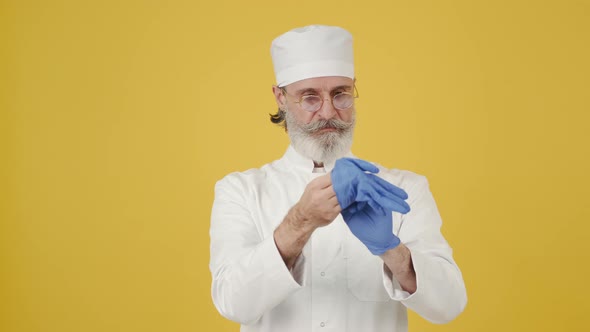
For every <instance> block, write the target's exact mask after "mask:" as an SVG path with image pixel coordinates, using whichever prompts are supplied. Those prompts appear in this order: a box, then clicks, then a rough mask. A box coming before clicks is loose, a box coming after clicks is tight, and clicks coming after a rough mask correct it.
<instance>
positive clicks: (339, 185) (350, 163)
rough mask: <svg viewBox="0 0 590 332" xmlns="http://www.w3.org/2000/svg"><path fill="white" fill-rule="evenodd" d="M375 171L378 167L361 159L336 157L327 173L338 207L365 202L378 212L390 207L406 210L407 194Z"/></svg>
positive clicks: (360, 205) (357, 207) (359, 205)
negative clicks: (334, 162) (329, 175)
mask: <svg viewBox="0 0 590 332" xmlns="http://www.w3.org/2000/svg"><path fill="white" fill-rule="evenodd" d="M378 172H379V169H378V168H377V167H375V166H374V165H373V164H371V163H368V162H366V161H364V160H361V159H352V158H341V159H338V160H337V161H336V164H335V166H334V169H333V170H332V172H331V173H330V174H331V177H332V183H333V186H334V191H335V192H336V197H337V198H338V202H339V203H340V206H341V208H342V209H351V210H352V211H351V212H354V211H358V210H362V209H363V208H364V207H365V206H366V205H367V204H368V205H370V206H371V207H372V208H373V210H374V211H375V212H378V213H380V214H381V215H387V214H388V212H389V211H398V212H401V213H407V212H409V211H410V206H409V205H408V203H406V201H405V200H406V199H407V198H408V194H407V193H406V192H405V191H404V190H403V189H401V188H399V187H397V186H395V185H393V184H391V183H389V182H387V181H385V180H383V179H381V178H380V177H378V176H376V175H375V174H374V173H378ZM355 203H356V204H355Z"/></svg>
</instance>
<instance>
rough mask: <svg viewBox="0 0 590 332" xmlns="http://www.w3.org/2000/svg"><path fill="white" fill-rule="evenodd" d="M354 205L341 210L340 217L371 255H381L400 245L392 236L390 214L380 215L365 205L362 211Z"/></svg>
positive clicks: (396, 238)
mask: <svg viewBox="0 0 590 332" xmlns="http://www.w3.org/2000/svg"><path fill="white" fill-rule="evenodd" d="M355 204H358V203H353V205H351V206H350V207H349V208H347V209H345V210H343V211H342V217H343V218H344V221H345V222H346V224H347V225H348V228H350V231H351V232H352V234H354V236H356V237H357V238H358V239H359V240H361V242H362V243H363V244H364V245H365V246H367V248H368V249H369V251H370V252H371V253H372V254H373V255H382V254H383V253H385V252H386V251H387V250H389V249H393V248H395V247H397V246H398V245H399V244H400V240H399V238H398V237H397V236H395V235H394V234H393V220H392V215H391V213H388V214H387V215H382V214H381V213H379V212H377V211H375V210H373V208H371V207H370V206H368V205H366V204H365V206H364V208H362V209H359V208H358V207H356V206H355ZM351 208H354V209H351ZM351 210H356V212H351Z"/></svg>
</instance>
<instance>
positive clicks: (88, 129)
mask: <svg viewBox="0 0 590 332" xmlns="http://www.w3.org/2000/svg"><path fill="white" fill-rule="evenodd" d="M589 18H590V2H588V1H557V0H556V1H381V2H372V1H304V0H298V1H227V0H216V1H200V0H197V1H57V0H56V1H26V0H24V1H7V0H4V1H1V2H0V27H1V30H0V45H1V48H0V57H1V67H0V84H1V85H0V107H1V113H0V147H1V148H2V150H1V157H0V158H1V160H0V162H1V163H0V164H1V166H0V167H1V168H0V169H1V172H0V208H1V210H0V211H1V212H0V213H1V214H0V217H1V223H0V250H1V251H0V254H1V255H0V273H1V274H0V278H1V279H0V292H1V293H0V299H1V300H0V310H1V311H0V312H1V316H0V324H1V325H0V330H1V331H2V332H4V331H6V332H25V331H26V332H32V331H35V332H36V331H39V332H40V331H51V332H53V331H55V332H66V331H72V332H73V331H76V332H79V331H142V332H147V331H159V332H161V331H238V329H239V327H238V325H237V324H235V323H232V322H229V321H227V320H225V319H224V318H222V317H221V316H220V315H219V314H218V313H217V312H216V310H215V308H214V307H213V305H212V302H211V299H210V292H209V288H210V280H211V279H210V274H209V271H208V255H209V252H208V246H209V237H208V228H209V217H210V209H211V203H212V200H213V186H214V183H215V181H216V180H218V179H220V178H221V177H223V176H224V175H225V174H227V173H229V172H231V171H236V170H245V169H248V168H252V167H259V166H261V165H262V164H264V163H266V162H269V161H272V160H274V159H276V158H279V157H280V156H281V155H282V154H283V152H284V151H285V149H286V147H287V144H288V138H287V136H286V134H284V132H282V131H281V129H279V128H278V127H275V126H272V125H271V124H270V122H269V121H268V113H271V112H274V111H275V104H274V101H273V98H272V95H271V85H272V84H273V82H274V75H273V72H272V65H271V59H270V54H269V46H270V42H271V40H272V39H273V38H274V37H276V36H277V35H278V34H280V33H282V32H284V31H287V30H289V29H291V28H294V27H298V26H303V25H307V24H313V23H322V24H330V25H340V26H343V27H345V28H347V29H349V30H350V31H351V32H352V33H353V35H354V38H355V57H356V72H357V79H358V89H359V92H360V99H359V100H358V104H357V111H358V126H357V131H356V134H355V143H354V147H353V150H354V152H355V154H357V155H358V156H360V157H362V158H365V159H369V160H373V161H377V162H379V163H381V164H383V165H386V166H388V167H392V168H394V167H395V168H402V169H409V170H413V171H414V172H417V173H421V174H424V175H426V176H427V177H428V179H429V180H430V183H431V189H432V191H433V193H434V195H435V198H436V199H437V202H438V205H439V208H440V212H441V214H442V216H443V220H444V227H443V233H444V235H445V236H446V237H447V239H448V240H449V242H450V243H451V245H452V246H453V247H454V250H455V258H456V260H457V262H458V264H459V265H460V267H461V268H462V271H463V275H464V279H465V282H466V285H467V291H468V296H469V303H468V305H467V308H466V310H465V312H464V313H463V314H462V315H461V316H459V317H458V318H457V319H456V320H455V321H454V322H452V323H450V324H448V325H433V324H430V323H428V322H426V321H424V320H423V319H421V318H420V317H418V316H417V315H415V314H413V313H412V314H411V316H410V320H411V321H410V330H411V331H582V330H585V329H587V327H588V325H590V320H589V319H588V315H589V314H588V312H589V309H590V307H589V305H588V301H589V298H588V297H589V296H590V291H589V290H590V288H589V286H588V279H589V277H590V274H589V273H588V263H589V255H590V240H589V231H590V226H589V222H590V218H589V217H590V204H589V203H588V199H589V198H590V189H589V188H590V176H589V175H588V173H587V171H588V170H589V169H590V161H589V160H590V158H589V156H588V154H589V151H588V150H589V149H588V145H589V144H588V143H590V137H589V134H588V133H589V131H590V116H589V112H590V107H589V102H588V99H589V91H590V84H589V80H590V79H589V77H590V66H589V60H588V59H590V47H589V40H590V19H589Z"/></svg>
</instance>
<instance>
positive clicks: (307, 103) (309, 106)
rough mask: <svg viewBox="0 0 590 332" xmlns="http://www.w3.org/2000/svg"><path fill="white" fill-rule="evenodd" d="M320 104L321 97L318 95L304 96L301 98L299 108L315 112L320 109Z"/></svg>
mask: <svg viewBox="0 0 590 332" xmlns="http://www.w3.org/2000/svg"><path fill="white" fill-rule="evenodd" d="M321 105H322V98H320V97H319V96H304V97H303V99H301V108H303V109H304V110H306V111H308V112H315V111H317V110H318V109H320V107H321Z"/></svg>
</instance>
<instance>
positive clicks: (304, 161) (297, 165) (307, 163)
mask: <svg viewBox="0 0 590 332" xmlns="http://www.w3.org/2000/svg"><path fill="white" fill-rule="evenodd" d="M345 157H348V158H356V157H355V156H354V155H353V154H352V152H350V151H348V152H347V153H346V155H345ZM282 159H283V160H284V161H285V164H286V165H287V167H291V168H294V169H299V170H303V171H305V172H309V173H311V172H313V160H311V159H309V158H307V157H305V156H303V155H301V154H300V153H299V152H297V151H296V150H295V148H294V147H293V145H289V147H288V148H287V152H285V154H284V155H283V158H282ZM333 168H334V162H331V163H325V164H324V169H325V171H326V173H328V172H330V171H332V169H333Z"/></svg>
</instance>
